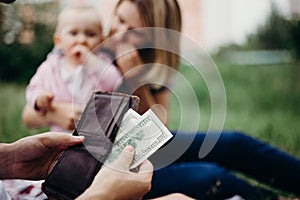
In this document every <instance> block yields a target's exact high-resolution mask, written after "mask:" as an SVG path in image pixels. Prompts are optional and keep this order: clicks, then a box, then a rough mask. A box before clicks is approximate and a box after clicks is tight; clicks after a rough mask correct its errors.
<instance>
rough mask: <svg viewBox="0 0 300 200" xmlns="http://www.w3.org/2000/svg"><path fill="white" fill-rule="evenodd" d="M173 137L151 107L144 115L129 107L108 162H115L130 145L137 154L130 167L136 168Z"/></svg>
mask: <svg viewBox="0 0 300 200" xmlns="http://www.w3.org/2000/svg"><path fill="white" fill-rule="evenodd" d="M172 137H173V135H172V134H171V132H170V131H169V130H168V129H167V128H166V126H165V125H164V124H163V123H162V122H161V121H160V119H159V118H158V117H157V116H156V115H155V113H154V112H153V111H152V110H151V109H149V110H148V111H147V112H145V113H144V114H143V115H139V114H138V113H137V112H136V111H134V110H133V109H129V110H128V111H127V113H126V114H125V115H124V118H123V120H122V122H121V124H120V128H119V131H118V133H117V136H116V139H115V142H114V145H113V148H112V151H111V153H110V155H109V156H108V158H107V159H106V164H109V163H111V162H113V161H114V160H115V159H116V158H117V157H118V155H119V154H120V153H121V151H122V150H123V149H124V147H126V146H128V145H130V146H133V147H134V148H135V156H134V159H133V162H132V164H131V166H130V168H131V169H132V168H135V167H137V166H138V165H140V164H141V163H142V162H143V161H144V160H146V159H147V158H148V157H149V156H150V155H152V154H153V153H154V152H155V151H156V150H158V149H159V148H160V147H161V146H162V145H164V144H165V143H166V142H167V141H168V140H169V139H171V138H172Z"/></svg>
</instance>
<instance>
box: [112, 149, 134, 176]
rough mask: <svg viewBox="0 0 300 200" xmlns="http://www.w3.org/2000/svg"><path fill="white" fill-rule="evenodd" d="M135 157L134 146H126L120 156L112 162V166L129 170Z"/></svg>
mask: <svg viewBox="0 0 300 200" xmlns="http://www.w3.org/2000/svg"><path fill="white" fill-rule="evenodd" d="M133 157H134V148H133V147H132V146H126V147H125V148H124V149H123V151H122V152H121V153H120V155H119V156H118V158H117V159H116V160H115V161H114V162H113V163H112V166H113V167H115V168H117V169H120V170H126V171H128V170H129V167H130V165H131V163H132V161H133Z"/></svg>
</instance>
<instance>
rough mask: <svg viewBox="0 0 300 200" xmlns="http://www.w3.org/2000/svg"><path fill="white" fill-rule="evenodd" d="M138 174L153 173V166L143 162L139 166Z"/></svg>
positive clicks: (146, 161)
mask: <svg viewBox="0 0 300 200" xmlns="http://www.w3.org/2000/svg"><path fill="white" fill-rule="evenodd" d="M139 173H151V174H152V173H153V165H152V163H151V162H150V161H149V160H145V161H144V162H142V164H141V165H140V169H139Z"/></svg>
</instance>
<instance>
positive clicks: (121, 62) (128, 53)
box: [115, 43, 144, 79]
mask: <svg viewBox="0 0 300 200" xmlns="http://www.w3.org/2000/svg"><path fill="white" fill-rule="evenodd" d="M115 54H116V62H117V65H118V66H119V69H120V70H121V73H122V74H123V76H124V78H126V79H132V78H135V77H137V76H139V75H140V72H141V71H142V67H143V64H144V63H143V61H142V59H141V57H140V55H139V53H138V51H137V49H136V48H135V47H134V46H133V45H131V44H129V43H119V44H117V48H116V52H115Z"/></svg>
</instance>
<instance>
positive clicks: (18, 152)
mask: <svg viewBox="0 0 300 200" xmlns="http://www.w3.org/2000/svg"><path fill="white" fill-rule="evenodd" d="M83 140H84V138H83V137H82V136H72V135H70V134H66V133H57V132H48V133H42V134H38V135H34V136H28V137H25V138H22V139H20V140H18V141H16V142H14V143H12V144H9V145H8V149H9V153H10V154H11V155H9V156H10V157H11V161H12V165H11V170H10V171H9V173H8V174H7V176H8V177H1V178H18V179H32V180H39V179H44V178H46V176H47V174H48V172H49V170H50V169H51V168H52V167H53V166H54V164H55V163H56V161H57V159H58V158H59V156H60V155H61V153H62V152H63V151H64V150H65V149H67V148H68V147H69V146H73V145H76V144H80V143H82V142H83Z"/></svg>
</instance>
